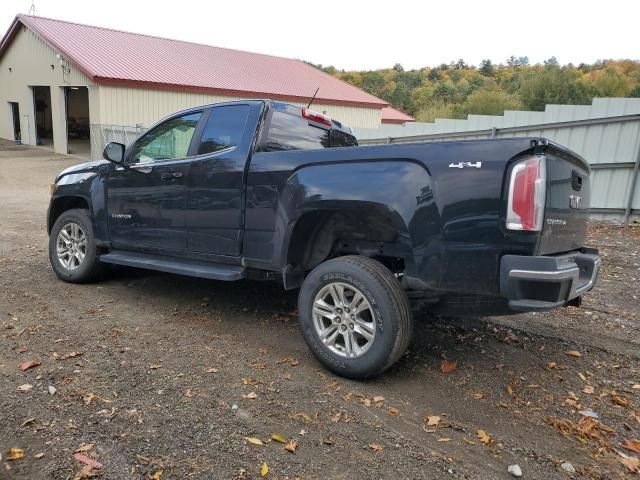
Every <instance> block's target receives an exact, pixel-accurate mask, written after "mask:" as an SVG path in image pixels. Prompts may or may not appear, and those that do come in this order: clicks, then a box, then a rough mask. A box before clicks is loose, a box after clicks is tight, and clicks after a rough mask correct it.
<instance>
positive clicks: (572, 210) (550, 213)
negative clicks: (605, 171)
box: [537, 142, 590, 255]
mask: <svg viewBox="0 0 640 480" xmlns="http://www.w3.org/2000/svg"><path fill="white" fill-rule="evenodd" d="M545 155H546V158H547V166H546V171H547V196H546V206H545V215H544V224H543V229H542V235H541V238H540V243H539V245H538V252H537V253H538V255H549V254H555V253H562V252H570V251H573V250H577V249H579V248H581V247H583V246H584V244H585V240H586V234H587V219H588V216H589V200H590V198H589V196H590V195H589V193H590V192H589V190H590V186H589V173H590V169H589V165H588V164H587V162H586V161H585V160H584V159H582V158H581V157H580V156H579V155H577V154H575V153H573V152H571V151H570V150H567V149H565V148H564V147H560V146H559V145H556V144H554V143H551V142H550V143H549V145H548V146H547V148H546V151H545Z"/></svg>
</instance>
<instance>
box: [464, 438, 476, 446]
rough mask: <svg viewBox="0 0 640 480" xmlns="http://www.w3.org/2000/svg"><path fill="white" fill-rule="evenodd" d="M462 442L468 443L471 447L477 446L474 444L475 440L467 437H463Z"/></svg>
mask: <svg viewBox="0 0 640 480" xmlns="http://www.w3.org/2000/svg"><path fill="white" fill-rule="evenodd" d="M462 441H463V442H464V443H468V444H469V445H475V444H476V442H474V441H473V440H470V439H468V438H467V437H462Z"/></svg>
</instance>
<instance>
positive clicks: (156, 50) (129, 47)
mask: <svg viewBox="0 0 640 480" xmlns="http://www.w3.org/2000/svg"><path fill="white" fill-rule="evenodd" d="M20 23H22V24H24V25H25V26H27V27H28V28H29V29H31V30H32V31H33V32H34V33H36V34H37V35H38V36H40V37H41V38H42V39H43V40H44V41H45V42H47V43H48V44H50V45H51V46H52V47H53V48H55V49H56V50H58V51H59V52H60V53H61V54H62V55H63V56H64V57H65V58H66V59H67V60H69V61H70V62H71V63H72V64H74V65H75V66H76V67H77V68H78V69H79V70H80V71H82V72H83V73H84V74H86V75H87V76H88V77H89V78H91V79H92V80H93V81H94V82H96V83H99V84H100V83H103V84H104V83H108V84H129V85H139V86H145V87H149V86H150V87H156V88H166V89H172V90H174V89H181V90H184V89H189V90H198V91H209V92H212V93H219V94H222V95H236V96H244V97H247V96H251V97H269V98H275V99H287V100H301V101H304V100H308V99H309V98H310V97H311V96H312V95H313V93H314V92H315V91H316V88H318V87H319V88H320V90H319V91H318V95H317V96H316V101H318V103H329V104H337V105H358V106H368V107H375V108H382V107H384V106H385V105H388V103H387V102H385V101H384V100H381V99H379V98H377V97H375V96H373V95H370V94H368V93H366V92H364V91H362V90H360V89H359V88H357V87H354V86H353V85H349V84H348V83H346V82H343V81H341V80H339V79H337V78H335V77H332V76H331V75H329V74H327V73H324V72H322V71H321V70H318V69H317V68H315V67H313V66H311V65H308V64H306V63H304V62H302V61H300V60H293V59H289V58H282V57H274V56H271V55H262V54H258V53H250V52H243V51H239V50H231V49H227V48H218V47H212V46H209V45H202V44H197V43H188V42H183V41H179V40H170V39H166V38H159V37H153V36H149V35H141V34H137V33H129V32H122V31H119V30H112V29H108V28H102V27H93V26H89V25H81V24H78V23H71V22H65V21H61V20H54V19H50V18H43V17H33V16H28V15H18V16H17V17H16V19H15V20H14V23H13V24H12V26H11V28H10V29H9V31H8V32H7V34H6V35H5V36H4V38H3V39H2V41H1V42H0V57H1V56H2V54H3V52H4V51H5V50H6V48H8V45H9V44H10V43H11V39H12V38H13V37H14V36H15V33H16V31H17V29H18V28H19V26H20Z"/></svg>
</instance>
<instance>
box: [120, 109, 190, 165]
mask: <svg viewBox="0 0 640 480" xmlns="http://www.w3.org/2000/svg"><path fill="white" fill-rule="evenodd" d="M201 115H202V112H196V113H189V114H188V115H183V116H181V117H174V118H171V119H169V120H167V121H166V122H164V123H161V124H160V125H158V126H157V127H155V128H154V129H153V130H151V131H149V132H148V133H146V134H145V135H144V136H143V137H142V138H140V140H138V142H137V143H136V146H135V148H134V151H133V155H132V157H131V163H151V162H160V161H163V160H174V159H180V158H186V157H187V155H188V152H189V145H190V144H191V139H192V138H193V134H194V132H195V130H196V126H197V125H198V121H199V120H200V116H201Z"/></svg>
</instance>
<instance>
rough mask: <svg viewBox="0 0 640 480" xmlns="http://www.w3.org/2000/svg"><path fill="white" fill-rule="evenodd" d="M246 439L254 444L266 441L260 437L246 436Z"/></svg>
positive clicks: (261, 443)
mask: <svg viewBox="0 0 640 480" xmlns="http://www.w3.org/2000/svg"><path fill="white" fill-rule="evenodd" d="M244 439H245V440H246V441H247V442H249V443H253V444H254V445H264V442H263V441H262V440H260V439H259V438H255V437H244Z"/></svg>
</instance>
